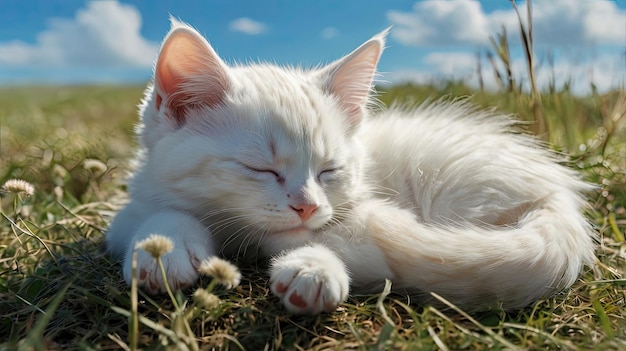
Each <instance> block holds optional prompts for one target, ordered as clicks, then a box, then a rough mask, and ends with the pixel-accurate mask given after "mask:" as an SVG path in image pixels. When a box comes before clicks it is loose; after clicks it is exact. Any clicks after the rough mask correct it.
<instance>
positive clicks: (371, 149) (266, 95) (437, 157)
mask: <svg viewBox="0 0 626 351" xmlns="http://www.w3.org/2000/svg"><path fill="white" fill-rule="evenodd" d="M386 34H387V32H383V33H381V34H378V35H376V36H374V37H373V38H372V39H370V40H368V41H367V42H365V43H364V44H363V45H361V46H360V47H359V48H357V49H356V50H355V51H353V52H352V53H350V54H349V55H347V56H345V57H343V58H341V59H339V60H338V61H336V62H333V63H331V64H329V65H327V66H325V67H322V68H319V69H313V70H303V69H299V68H289V67H277V66H274V65H269V64H255V65H249V66H228V65H226V64H225V63H224V62H223V61H222V60H221V59H220V57H219V56H218V55H217V54H216V53H215V51H214V50H213V48H212V47H211V46H210V45H209V43H208V42H207V41H206V40H205V39H204V38H203V37H202V36H201V35H200V34H199V33H198V32H196V31H195V30H194V29H192V28H191V27H189V26H187V25H185V24H183V23H179V22H177V21H175V20H173V21H172V29H171V31H170V33H169V34H168V35H167V37H166V38H165V40H164V42H163V44H162V47H161V51H160V54H159V57H158V59H157V62H156V66H155V72H154V82H153V85H151V86H149V87H148V89H147V90H146V93H145V99H144V101H143V104H142V105H141V125H140V126H139V127H138V134H139V136H140V140H141V144H142V146H143V149H142V152H141V154H140V156H139V163H140V165H139V167H138V169H137V171H136V173H135V174H134V176H133V177H132V179H131V181H130V194H131V201H130V203H129V204H128V205H127V206H126V207H125V208H124V209H123V210H122V211H121V212H120V213H119V214H118V215H117V216H116V217H115V219H114V221H113V223H112V224H111V226H110V228H109V230H108V233H107V245H108V249H109V250H110V252H112V253H113V254H115V255H118V256H120V258H122V259H123V272H124V278H125V279H126V281H127V282H130V279H131V276H130V275H131V254H132V250H133V247H134V245H135V243H136V242H137V241H139V240H142V239H144V238H146V237H147V236H149V235H150V234H151V233H159V234H162V235H165V236H168V237H170V238H171V239H172V241H173V242H174V244H175V247H174V250H173V251H172V252H171V253H169V254H167V255H165V256H164V258H163V259H164V264H165V267H166V269H167V279H168V280H169V283H170V284H171V285H172V286H173V287H174V288H182V287H185V286H189V285H191V284H193V283H194V281H195V280H196V279H197V277H198V272H197V267H198V265H199V263H200V261H202V260H204V259H206V258H208V257H210V256H213V255H217V254H220V255H223V256H225V257H227V258H232V259H238V258H241V257H243V256H254V257H255V258H256V257H267V258H269V259H271V269H270V283H271V290H272V291H273V293H274V294H276V295H277V296H278V297H279V298H280V299H281V300H282V302H283V304H284V305H285V307H286V308H287V309H288V310H289V311H291V312H294V313H319V312H322V311H332V310H334V309H335V308H336V307H337V305H338V304H340V303H342V302H343V301H344V300H345V299H346V298H347V296H348V292H349V291H350V289H352V290H353V291H359V292H374V291H377V289H380V287H381V286H382V285H383V284H384V281H385V279H390V280H391V281H392V282H393V286H394V287H395V288H398V289H407V290H409V291H413V292H416V293H418V294H420V293H421V294H423V295H424V296H426V294H427V293H428V292H431V291H433V292H436V293H438V294H439V295H442V296H443V297H445V298H446V299H448V300H449V301H451V302H452V303H454V304H457V305H459V306H461V307H464V308H468V309H481V308H488V307H491V306H493V305H495V304H500V305H501V306H502V307H503V308H505V309H518V308H521V307H524V306H526V305H528V304H531V303H533V302H534V301H536V300H537V299H539V298H540V297H542V296H546V295H550V294H553V293H555V292H558V291H559V290H562V289H563V288H566V287H568V286H570V285H571V284H572V283H573V282H574V281H575V280H576V279H577V276H578V274H579V272H580V270H581V268H582V267H583V265H585V264H587V265H591V264H593V262H594V252H593V250H594V244H593V238H594V234H593V232H592V230H591V228H590V226H589V225H588V223H587V222H586V221H585V218H584V217H583V216H582V215H581V213H580V209H581V208H582V207H583V206H584V205H585V202H584V199H583V197H582V196H581V195H580V194H581V192H584V191H587V190H589V189H590V186H588V185H587V184H585V183H584V182H582V181H581V180H579V178H578V175H577V174H575V173H574V172H573V171H571V170H569V169H567V168H565V167H563V166H560V165H559V164H558V163H557V162H558V160H557V159H556V158H555V157H554V155H552V154H551V153H550V152H549V151H546V150H544V149H543V148H541V147H540V146H538V143H537V142H536V141H535V140H533V139H532V138H531V137H529V136H526V135H523V134H519V133H515V132H513V125H514V122H513V121H511V120H510V119H508V118H506V117H503V116H499V115H495V114H494V113H492V112H486V111H477V110H475V109H473V108H472V107H471V106H469V105H468V104H466V103H463V102H439V103H435V104H430V105H425V106H422V107H419V108H417V109H413V110H409V109H403V108H391V109H389V110H387V111H383V112H379V113H377V114H374V115H372V113H371V112H370V111H369V110H368V105H369V104H371V103H372V102H373V98H372V94H371V88H372V82H373V79H374V76H375V74H376V65H377V63H378V59H379V56H380V54H381V52H382V50H383V46H384V40H385V36H386ZM137 263H138V269H137V272H139V274H138V281H139V284H140V286H142V287H143V288H144V289H145V290H147V291H148V292H151V293H157V292H161V291H163V289H164V282H163V281H162V280H161V275H160V274H159V271H158V267H157V266H156V264H155V261H154V259H153V258H152V257H150V256H149V255H148V254H147V253H145V252H143V251H142V250H139V253H138V262H137Z"/></svg>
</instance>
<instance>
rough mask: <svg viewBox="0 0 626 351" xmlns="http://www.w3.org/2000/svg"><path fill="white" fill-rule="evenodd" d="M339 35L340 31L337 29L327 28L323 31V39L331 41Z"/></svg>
mask: <svg viewBox="0 0 626 351" xmlns="http://www.w3.org/2000/svg"><path fill="white" fill-rule="evenodd" d="M338 35H339V30H337V28H335V27H326V28H324V29H323V30H322V38H324V39H326V40H330V39H333V38H335V37H336V36H338Z"/></svg>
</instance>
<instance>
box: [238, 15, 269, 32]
mask: <svg viewBox="0 0 626 351" xmlns="http://www.w3.org/2000/svg"><path fill="white" fill-rule="evenodd" d="M229 28H230V30H232V31H233V32H241V33H244V34H249V35H258V34H263V33H265V32H267V30H268V29H267V26H266V25H265V24H263V23H261V22H257V21H255V20H253V19H250V18H247V17H241V18H237V19H236V20H233V21H231V22H230V25H229Z"/></svg>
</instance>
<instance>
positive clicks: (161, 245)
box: [135, 234, 174, 258]
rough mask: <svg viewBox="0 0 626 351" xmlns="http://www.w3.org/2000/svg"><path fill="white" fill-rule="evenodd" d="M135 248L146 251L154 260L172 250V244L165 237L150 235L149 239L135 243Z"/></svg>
mask: <svg viewBox="0 0 626 351" xmlns="http://www.w3.org/2000/svg"><path fill="white" fill-rule="evenodd" d="M135 247H136V248H138V249H142V250H144V251H146V252H147V253H149V254H150V255H151V256H152V257H154V258H159V257H161V256H163V255H165V254H166V253H168V252H171V251H172V250H173V249H174V242H173V241H172V239H170V238H168V237H166V236H163V235H159V234H150V236H149V237H147V238H145V239H143V240H141V241H139V242H137V244H136V245H135Z"/></svg>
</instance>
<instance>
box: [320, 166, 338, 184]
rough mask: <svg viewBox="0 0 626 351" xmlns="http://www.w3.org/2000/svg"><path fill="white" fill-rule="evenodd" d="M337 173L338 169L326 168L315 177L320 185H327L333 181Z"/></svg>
mask: <svg viewBox="0 0 626 351" xmlns="http://www.w3.org/2000/svg"><path fill="white" fill-rule="evenodd" d="M338 171H339V168H326V169H324V170H322V171H321V172H319V174H318V175H317V180H318V181H319V182H320V183H322V184H324V183H327V182H329V181H331V180H333V178H334V177H335V175H336V174H337V172H338Z"/></svg>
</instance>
